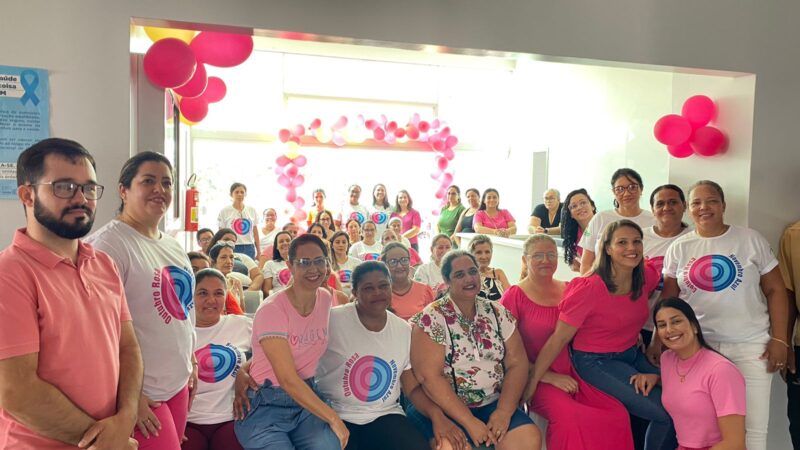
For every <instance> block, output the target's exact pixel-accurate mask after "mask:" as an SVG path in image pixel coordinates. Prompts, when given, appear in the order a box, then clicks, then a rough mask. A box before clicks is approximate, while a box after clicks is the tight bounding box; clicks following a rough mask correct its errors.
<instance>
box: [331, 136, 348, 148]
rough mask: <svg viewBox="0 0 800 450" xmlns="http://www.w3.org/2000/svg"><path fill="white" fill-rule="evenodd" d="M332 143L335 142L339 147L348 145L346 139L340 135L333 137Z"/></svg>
mask: <svg viewBox="0 0 800 450" xmlns="http://www.w3.org/2000/svg"><path fill="white" fill-rule="evenodd" d="M331 141H333V143H334V145H336V146H339V147H343V146H344V145H345V144H347V141H346V140H345V139H344V136H342V135H341V134H338V133H337V134H334V135H333V139H331Z"/></svg>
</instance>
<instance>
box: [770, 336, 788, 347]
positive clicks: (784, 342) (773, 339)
mask: <svg viewBox="0 0 800 450" xmlns="http://www.w3.org/2000/svg"><path fill="white" fill-rule="evenodd" d="M769 339H770V340H771V341H778V342H780V343H781V344H783V345H785V346H786V348H791V347H790V346H789V344H787V343H786V341H784V340H782V339H778V338H776V337H770V338H769Z"/></svg>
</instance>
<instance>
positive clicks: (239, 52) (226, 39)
mask: <svg viewBox="0 0 800 450" xmlns="http://www.w3.org/2000/svg"><path fill="white" fill-rule="evenodd" d="M190 46H191V47H192V50H193V51H194V54H195V55H197V60H198V61H199V62H203V63H206V64H210V65H212V66H217V67H233V66H238V65H239V64H241V63H243V62H245V61H247V58H249V57H250V54H251V53H253V37H252V36H247V35H244V34H231V33H217V32H215V31H201V32H200V33H199V34H198V35H197V36H195V37H194V39H192V43H191V44H190Z"/></svg>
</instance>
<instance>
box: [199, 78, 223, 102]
mask: <svg viewBox="0 0 800 450" xmlns="http://www.w3.org/2000/svg"><path fill="white" fill-rule="evenodd" d="M227 93H228V86H226V85H225V82H224V81H222V78H220V77H208V85H207V86H206V91H205V92H204V93H203V97H205V99H206V101H208V103H217V102H221V101H222V99H223V98H225V94H227Z"/></svg>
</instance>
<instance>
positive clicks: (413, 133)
mask: <svg viewBox="0 0 800 450" xmlns="http://www.w3.org/2000/svg"><path fill="white" fill-rule="evenodd" d="M406 136H408V138H409V139H411V140H417V139H419V130H418V129H417V127H415V126H414V125H409V126H408V127H406Z"/></svg>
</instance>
